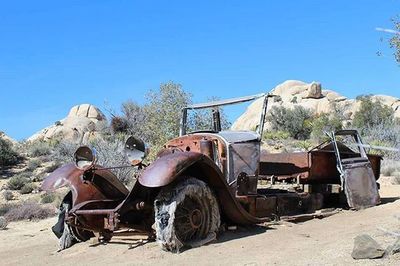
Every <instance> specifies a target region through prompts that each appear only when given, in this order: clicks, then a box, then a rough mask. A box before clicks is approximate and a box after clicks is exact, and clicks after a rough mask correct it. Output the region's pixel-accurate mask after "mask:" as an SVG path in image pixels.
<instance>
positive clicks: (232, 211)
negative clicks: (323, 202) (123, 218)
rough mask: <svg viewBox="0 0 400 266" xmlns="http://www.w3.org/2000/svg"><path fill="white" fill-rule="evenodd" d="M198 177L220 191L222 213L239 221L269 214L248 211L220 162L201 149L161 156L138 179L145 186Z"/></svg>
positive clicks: (252, 221)
mask: <svg viewBox="0 0 400 266" xmlns="http://www.w3.org/2000/svg"><path fill="white" fill-rule="evenodd" d="M188 176H193V177H196V178H198V179H200V180H203V181H204V182H206V183H207V184H208V185H209V186H210V187H211V188H212V189H213V190H214V191H215V193H216V196H217V199H218V202H219V204H220V206H221V210H222V213H223V214H224V216H225V217H226V218H227V219H228V220H229V221H231V222H233V223H236V224H257V223H263V222H265V221H268V220H269V218H268V217H255V216H253V215H251V214H250V213H249V212H247V211H246V210H245V209H244V208H243V207H242V206H241V204H240V203H239V201H238V200H237V199H236V197H235V195H234V193H233V192H232V191H231V190H230V188H229V186H228V184H227V183H226V180H225V178H224V175H223V174H222V172H221V171H220V169H219V168H218V166H217V165H216V164H215V163H214V162H213V161H212V160H211V159H210V158H209V157H207V156H205V155H203V154H201V153H197V152H177V153H170V154H167V155H164V156H162V157H160V158H158V159H157V160H156V161H154V162H153V163H152V164H151V166H149V167H148V168H147V169H146V170H145V171H144V172H143V174H142V175H141V177H140V178H139V179H138V181H139V183H140V184H141V185H142V186H145V187H150V188H155V187H162V186H166V185H168V184H170V183H172V182H173V181H174V180H176V179H177V178H182V177H183V178H184V177H188Z"/></svg>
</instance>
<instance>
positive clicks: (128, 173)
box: [88, 134, 137, 185]
mask: <svg viewBox="0 0 400 266" xmlns="http://www.w3.org/2000/svg"><path fill="white" fill-rule="evenodd" d="M126 138H127V136H126V135H123V134H117V135H114V136H112V137H108V138H107V137H104V136H103V137H102V136H97V137H95V138H93V139H92V140H90V142H89V143H88V145H89V146H91V147H94V148H95V149H96V152H97V158H98V161H97V163H98V164H99V165H101V166H103V167H113V166H121V165H129V163H128V161H127V158H126V157H125V156H124V152H123V150H124V144H125V140H126ZM112 171H113V173H115V174H116V175H117V177H118V179H119V180H120V181H121V182H122V183H124V184H125V185H128V184H129V183H131V182H132V181H133V180H134V174H135V172H136V171H137V169H135V168H133V167H124V168H116V169H113V170H112Z"/></svg>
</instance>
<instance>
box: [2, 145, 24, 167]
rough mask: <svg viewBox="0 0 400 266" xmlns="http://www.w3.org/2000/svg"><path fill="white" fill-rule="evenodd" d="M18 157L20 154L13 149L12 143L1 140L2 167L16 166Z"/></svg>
mask: <svg viewBox="0 0 400 266" xmlns="http://www.w3.org/2000/svg"><path fill="white" fill-rule="evenodd" d="M18 157H19V156H18V153H17V152H16V151H14V149H13V147H12V143H11V142H9V141H7V140H5V139H3V138H0V166H8V165H14V164H16V163H17V162H18Z"/></svg>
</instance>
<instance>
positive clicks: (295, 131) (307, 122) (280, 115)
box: [267, 105, 313, 140]
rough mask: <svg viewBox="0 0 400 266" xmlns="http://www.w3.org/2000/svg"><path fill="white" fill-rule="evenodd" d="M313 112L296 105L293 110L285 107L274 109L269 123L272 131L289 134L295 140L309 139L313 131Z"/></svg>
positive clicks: (268, 118)
mask: <svg viewBox="0 0 400 266" xmlns="http://www.w3.org/2000/svg"><path fill="white" fill-rule="evenodd" d="M312 116H313V114H312V112H311V111H310V110H308V109H305V108H304V107H302V106H299V105H296V106H295V107H294V108H293V109H290V108H285V107H283V106H274V107H272V109H271V111H270V114H269V115H268V116H267V121H268V122H270V123H271V129H272V130H279V131H283V132H288V133H289V134H290V136H291V137H292V138H294V139H301V140H304V139H308V138H309V137H310V133H311V130H312Z"/></svg>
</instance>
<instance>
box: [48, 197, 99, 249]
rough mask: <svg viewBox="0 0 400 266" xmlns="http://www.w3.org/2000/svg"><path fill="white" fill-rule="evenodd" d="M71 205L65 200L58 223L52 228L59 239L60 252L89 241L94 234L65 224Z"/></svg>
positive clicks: (59, 213)
mask: <svg viewBox="0 0 400 266" xmlns="http://www.w3.org/2000/svg"><path fill="white" fill-rule="evenodd" d="M71 205H72V204H71V203H70V202H69V201H68V200H66V199H64V201H63V202H62V203H61V206H60V209H59V212H58V221H57V223H56V224H55V225H54V226H53V227H52V230H53V233H54V234H55V235H56V236H57V237H58V239H59V241H58V250H59V251H61V250H64V249H67V248H69V247H71V246H73V245H74V244H75V243H78V242H84V241H87V240H89V239H90V238H91V237H92V236H94V234H93V233H92V232H90V231H86V230H79V229H76V228H75V229H74V228H72V227H71V226H70V225H68V224H67V223H65V214H66V213H68V211H69V210H70V209H71Z"/></svg>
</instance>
